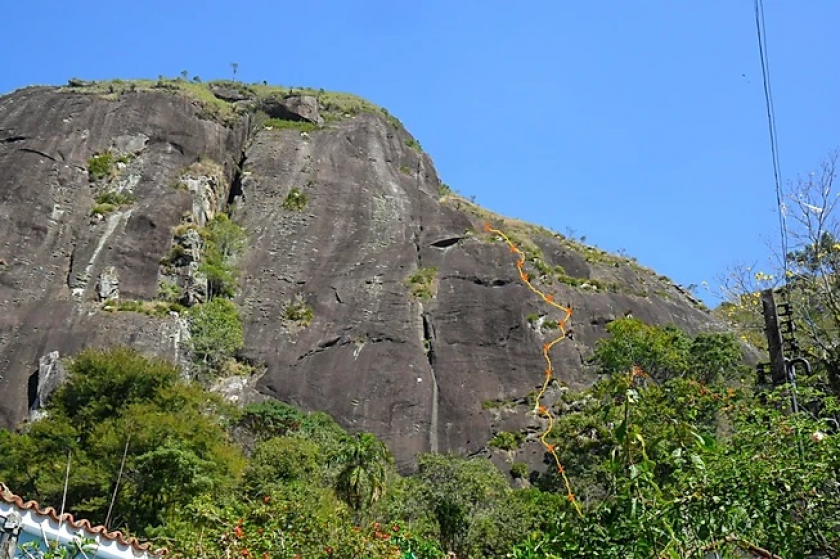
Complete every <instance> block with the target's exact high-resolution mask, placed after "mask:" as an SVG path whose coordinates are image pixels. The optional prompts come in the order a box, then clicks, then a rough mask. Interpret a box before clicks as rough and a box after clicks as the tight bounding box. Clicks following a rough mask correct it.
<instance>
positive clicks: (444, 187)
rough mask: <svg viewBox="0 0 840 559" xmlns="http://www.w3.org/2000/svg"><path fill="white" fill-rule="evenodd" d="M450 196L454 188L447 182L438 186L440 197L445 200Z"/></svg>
mask: <svg viewBox="0 0 840 559" xmlns="http://www.w3.org/2000/svg"><path fill="white" fill-rule="evenodd" d="M448 194H452V187H451V186H449V185H448V184H446V183H445V182H442V183H440V184H439V185H438V196H440V197H441V198H443V197H444V196H446V195H448Z"/></svg>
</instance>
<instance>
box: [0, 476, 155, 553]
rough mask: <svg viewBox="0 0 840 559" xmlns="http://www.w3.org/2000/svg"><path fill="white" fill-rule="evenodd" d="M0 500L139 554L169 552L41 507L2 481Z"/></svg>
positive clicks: (0, 484)
mask: <svg viewBox="0 0 840 559" xmlns="http://www.w3.org/2000/svg"><path fill="white" fill-rule="evenodd" d="M0 502H3V503H7V504H9V505H12V506H14V507H16V508H18V509H19V510H21V511H30V512H33V513H35V514H37V515H39V516H44V517H48V518H50V519H52V520H53V521H55V522H57V523H66V524H68V525H69V526H71V527H73V529H74V530H83V531H84V532H87V533H88V534H90V536H91V537H98V539H99V540H100V541H101V540H107V541H110V542H116V543H118V544H120V545H124V546H127V547H131V548H133V549H134V550H135V551H136V552H138V553H139V554H143V553H145V554H146V555H147V556H151V557H163V556H164V555H167V553H168V552H167V550H166V549H163V548H161V549H155V550H152V544H151V543H140V541H139V540H138V539H137V538H134V537H127V536H126V535H125V534H123V533H122V532H120V531H119V530H114V531H108V529H107V528H106V527H105V526H102V525H98V526H94V525H93V524H91V523H90V521H88V520H85V519H82V520H76V519H74V518H73V515H72V514H70V513H64V514H63V515H59V513H58V511H56V510H55V509H54V508H52V507H41V505H39V504H38V503H37V502H36V501H24V500H23V498H22V497H20V496H19V495H15V494H14V493H12V492H11V490H10V489H9V488H8V487H7V486H6V485H5V484H4V483H2V482H0Z"/></svg>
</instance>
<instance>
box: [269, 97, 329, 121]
mask: <svg viewBox="0 0 840 559" xmlns="http://www.w3.org/2000/svg"><path fill="white" fill-rule="evenodd" d="M261 109H262V110H263V111H265V112H266V113H267V114H268V116H270V117H271V118H279V119H283V120H299V121H306V122H312V123H314V124H323V122H324V119H323V118H322V117H321V114H320V112H319V107H318V99H316V98H315V97H313V96H311V95H287V96H286V97H277V96H275V97H269V98H268V99H266V100H264V101H263V102H262V104H261Z"/></svg>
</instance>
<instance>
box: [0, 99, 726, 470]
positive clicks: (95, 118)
mask: <svg viewBox="0 0 840 559" xmlns="http://www.w3.org/2000/svg"><path fill="white" fill-rule="evenodd" d="M203 114H204V113H203V112H202V111H201V107H199V106H198V105H196V104H195V103H193V102H191V101H189V100H187V99H185V98H183V97H180V96H176V95H172V94H169V93H165V92H150V91H137V92H134V93H123V94H121V95H119V96H117V97H116V98H115V99H110V100H109V99H103V98H101V97H97V96H94V95H81V94H76V93H72V92H66V91H59V90H55V89H52V88H30V89H26V90H22V91H18V92H16V93H14V94H12V95H9V96H5V97H2V98H0V171H2V175H0V176H2V178H1V179H0V375H1V376H2V377H3V378H2V379H0V394H2V398H0V426H7V427H9V426H12V425H15V424H16V423H17V422H18V421H19V420H20V419H21V418H23V417H24V416H25V414H26V410H27V405H28V402H29V400H30V399H31V394H28V386H29V379H30V378H31V377H32V375H33V374H35V373H36V372H37V370H38V361H39V358H40V357H41V356H43V355H45V354H47V353H49V352H52V351H59V352H60V353H61V354H62V355H68V354H72V353H75V352H76V351H78V350H79V349H81V348H82V347H87V346H100V345H112V344H117V343H127V344H131V345H134V346H136V347H139V348H141V349H143V350H144V351H148V352H150V353H156V354H159V355H164V356H169V357H171V358H173V359H175V358H177V354H176V351H177V345H178V341H179V339H180V336H181V335H182V331H183V323H182V321H181V320H179V319H178V318H177V317H168V318H154V317H149V316H145V315H141V314H137V313H127V312H119V313H108V312H105V311H103V310H102V306H101V303H99V302H98V301H97V295H96V293H95V291H96V289H95V287H96V286H95V284H96V283H97V278H98V277H99V276H100V274H101V273H102V272H103V271H108V272H109V273H111V268H113V272H115V273H116V275H117V276H118V278H119V291H120V294H121V296H122V297H124V298H128V299H141V300H143V299H146V300H148V299H153V298H154V297H155V295H156V292H157V289H158V286H157V281H158V278H159V273H160V270H159V261H160V259H161V257H162V256H163V255H165V254H166V253H167V251H168V250H169V247H170V244H171V242H172V228H173V227H174V226H176V225H178V224H179V223H180V221H181V218H182V216H183V215H184V213H185V212H187V213H189V212H191V211H192V212H193V213H195V211H196V198H195V196H196V195H197V194H196V193H195V192H192V191H191V190H190V188H192V186H190V187H189V188H188V189H178V188H173V183H174V182H175V181H176V180H177V179H178V177H179V176H180V173H182V171H183V169H184V168H185V167H186V166H188V165H190V164H192V163H194V162H195V161H196V160H197V159H198V158H199V157H200V156H204V157H208V158H212V159H214V160H216V161H218V162H221V163H223V164H224V167H225V170H226V175H227V180H228V181H230V180H232V179H233V169H234V167H235V166H238V165H241V180H240V181H239V182H237V184H236V186H237V191H236V192H233V193H232V194H233V195H235V199H234V201H235V202H236V204H235V208H234V209H233V211H232V215H233V217H234V218H235V219H236V220H237V221H238V222H239V223H240V224H241V225H243V226H244V228H245V230H246V233H247V235H248V249H247V252H246V255H245V256H244V257H243V258H241V260H240V261H239V266H240V267H241V269H242V277H241V280H240V289H241V292H240V294H239V295H238V297H237V299H236V301H237V303H238V304H239V306H240V308H241V311H242V316H243V319H244V322H245V328H246V347H245V349H244V351H243V356H244V357H246V358H248V359H251V360H253V361H254V362H257V363H261V364H263V365H264V367H265V369H264V370H265V373H264V375H263V376H262V378H261V379H259V382H258V384H257V387H258V389H259V390H260V391H261V392H263V393H264V394H265V395H268V396H271V397H276V398H279V399H282V400H284V401H287V402H292V403H294V404H298V405H300V406H302V407H304V408H307V409H313V410H324V411H327V412H329V413H331V414H332V415H334V416H335V417H336V419H337V420H338V421H339V422H340V423H341V424H342V425H344V426H345V427H348V428H350V429H351V430H366V431H372V432H374V433H376V434H378V435H380V436H381V437H383V438H384V439H385V440H386V441H387V442H388V444H389V445H390V447H391V449H392V450H393V451H394V453H395V455H396V457H397V460H398V464H399V465H400V466H401V467H402V468H403V469H410V467H411V464H412V459H413V456H414V455H415V454H416V453H417V452H421V451H429V450H431V451H439V452H448V451H451V452H457V453H460V454H475V453H478V452H481V451H482V450H483V449H486V443H487V440H488V439H489V438H490V437H491V435H492V432H493V431H494V430H496V429H499V428H505V429H513V428H516V429H518V428H524V427H525V426H526V424H528V423H529V422H533V421H534V419H533V418H530V419H529V418H527V417H525V416H523V415H521V414H520V415H512V416H506V417H501V415H504V414H501V415H500V413H499V412H498V410H486V409H483V406H482V403H483V402H485V401H488V400H498V401H503V400H504V401H507V400H516V399H522V398H523V397H525V396H526V395H527V394H528V393H529V392H530V391H532V390H534V388H536V387H537V386H538V385H539V384H540V383H541V381H542V378H543V377H542V371H543V363H542V360H541V356H540V348H541V346H542V344H543V343H545V342H546V341H548V340H549V339H551V338H550V336H551V335H552V332H550V331H546V330H545V329H543V328H541V327H540V324H541V323H542V321H544V320H547V319H552V318H553V319H556V318H559V317H554V316H551V315H550V314H548V310H549V309H547V308H545V306H544V305H542V304H541V303H540V301H539V300H538V299H537V298H536V297H534V296H533V294H532V293H531V292H530V291H528V289H527V288H526V287H525V286H524V285H523V284H522V283H521V282H520V281H519V278H518V274H517V271H516V267H515V266H514V263H515V257H514V255H512V254H511V253H510V251H509V250H508V248H507V246H506V245H505V244H504V243H500V242H498V240H497V239H493V238H492V236H490V235H488V234H487V233H485V232H484V230H483V226H484V223H485V222H486V221H490V222H492V223H493V225H494V226H497V227H500V228H502V229H503V230H505V231H506V232H510V233H511V234H515V235H516V237H517V240H518V242H521V243H522V245H523V247H524V248H527V249H528V252H529V255H530V256H531V257H532V260H533V262H529V266H539V267H540V268H541V269H542V270H544V271H545V272H546V273H545V277H543V278H542V279H538V280H537V281H538V282H539V283H540V285H543V286H544V288H545V289H546V290H547V291H549V292H551V293H552V294H553V295H554V297H555V299H556V300H558V301H562V302H564V303H570V304H571V306H572V308H573V310H574V315H573V319H572V325H573V328H574V334H573V336H572V338H571V339H568V340H565V341H564V342H562V343H561V344H559V345H558V346H557V348H556V350H555V364H556V366H557V377H558V380H560V381H562V382H563V383H566V384H568V385H570V386H585V385H587V384H590V383H591V382H592V381H593V380H594V378H593V375H592V371H591V370H590V369H589V368H588V367H587V365H586V363H585V361H586V358H587V357H588V356H589V355H590V353H591V351H592V348H593V347H594V345H595V343H596V341H597V340H598V339H599V338H600V337H602V336H603V335H604V334H605V325H606V324H607V323H608V322H609V321H610V320H613V319H615V318H618V317H621V316H623V315H625V314H626V313H628V312H632V313H633V315H634V316H636V317H638V318H641V319H643V320H645V321H648V322H652V323H657V324H665V323H675V324H677V325H678V326H680V327H682V328H684V329H686V330H688V331H689V332H692V333H696V332H698V331H701V330H706V329H710V328H712V329H715V328H720V327H721V325H719V324H716V323H715V322H714V321H713V319H712V318H711V317H710V316H709V315H708V314H707V313H706V312H705V311H703V310H702V309H701V308H700V307H699V306H698V304H697V302H696V301H692V300H691V299H690V298H689V297H688V296H687V295H686V294H685V293H684V292H682V291H681V290H680V289H679V288H677V287H676V286H674V285H672V284H671V283H670V282H668V281H667V280H666V279H665V278H661V277H658V276H657V275H656V274H654V273H653V272H652V271H650V270H647V269H644V268H641V267H640V266H638V265H637V264H635V263H634V262H632V261H630V260H628V259H625V258H619V257H616V256H613V255H608V254H606V253H603V252H602V251H599V250H597V249H593V248H590V247H584V246H582V245H579V244H577V243H574V242H572V241H570V240H568V239H565V238H563V237H562V236H560V235H557V234H555V233H552V232H550V231H547V230H544V229H541V228H539V227H536V226H532V225H528V224H524V223H521V222H518V221H516V220H509V219H503V218H501V217H499V216H497V215H494V214H491V213H489V212H487V211H485V210H483V209H481V208H479V207H478V206H475V205H474V204H471V203H470V202H468V201H466V200H463V199H461V198H460V197H457V196H454V195H452V194H447V193H446V192H444V191H442V189H441V183H440V180H439V179H438V177H437V175H436V172H435V170H434V166H433V164H432V161H431V160H430V159H429V157H428V156H427V155H425V154H423V153H421V152H420V150H419V149H417V146H416V142H414V141H413V139H411V138H410V136H408V134H407V133H406V132H405V131H404V130H403V129H402V128H401V127H400V126H399V125H398V124H397V123H396V122H395V121H394V120H393V119H388V118H385V117H384V116H382V115H375V114H366V113H363V114H360V115H358V116H355V117H352V118H347V119H345V120H342V121H340V122H332V123H330V124H328V125H327V126H325V127H324V128H323V129H320V130H316V131H314V132H309V133H301V132H300V131H298V130H278V129H275V130H268V129H259V130H256V131H255V132H254V133H253V134H251V135H250V138H248V137H246V136H248V135H247V134H246V131H247V130H248V129H249V128H250V125H249V122H248V120H249V119H248V118H247V117H243V119H241V120H240V123H239V124H238V125H236V126H234V127H233V129H231V128H228V127H225V126H222V125H220V124H218V123H216V122H213V121H209V120H205V119H203V118H201V116H202V115H203ZM106 149H113V150H115V152H118V153H128V152H130V153H132V154H134V156H133V158H131V159H130V160H129V161H128V162H127V163H126V164H125V165H124V167H123V168H121V169H119V173H118V176H117V177H116V178H114V179H113V181H116V182H118V183H119V186H120V188H125V189H128V190H129V191H130V192H131V193H133V195H135V196H136V198H137V201H136V202H135V203H133V204H131V205H130V207H125V208H121V209H118V210H117V211H115V212H113V213H111V214H109V215H108V216H107V217H105V218H102V219H92V218H91V215H90V212H91V207H92V206H93V204H94V192H95V189H96V185H92V184H91V182H90V181H89V177H88V173H87V161H88V159H89V158H90V157H91V156H92V155H94V154H96V153H100V152H102V151H103V150H106ZM243 150H244V156H243ZM194 182H195V184H200V183H201V181H197V182H196V181H194ZM190 184H193V183H190ZM188 186H189V185H188ZM225 186H226V187H228V186H229V184H228V185H225ZM240 189H241V192H240V191H239V190H240ZM292 189H299V190H300V192H301V193H303V194H304V195H305V196H306V200H307V202H306V204H305V206H304V207H303V208H302V209H301V210H300V211H297V210H295V209H289V208H288V207H284V201H285V200H286V198H287V197H288V196H289V194H290V192H292ZM193 190H195V189H193ZM444 190H445V189H444ZM198 206H199V207H200V206H201V204H199V205H198ZM558 266H559V268H558ZM432 269H433V270H432ZM417 272H421V274H420V276H415V277H414V278H413V279H414V280H415V281H412V276H414V275H415V274H416V273H417ZM423 274H426V275H425V277H427V278H429V279H430V280H431V281H430V282H429V283H428V284H425V283H422V281H420V282H418V281H417V277H421V276H423ZM413 290H414V291H415V293H416V294H419V295H422V296H421V297H417V296H415V294H412V291H413ZM296 302H305V303H306V305H308V306H309V307H310V308H311V309H312V312H313V319H312V321H311V322H310V323H309V324H308V325H303V324H301V323H300V322H298V321H294V320H289V319H288V318H287V315H286V309H287V308H288V306H289V305H290V304H295V303H296ZM534 317H537V318H538V319H537V320H536V321H535V320H534ZM500 418H501V419H500ZM535 452H536V451H535Z"/></svg>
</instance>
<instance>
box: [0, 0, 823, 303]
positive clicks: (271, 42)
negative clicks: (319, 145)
mask: <svg viewBox="0 0 840 559" xmlns="http://www.w3.org/2000/svg"><path fill="white" fill-rule="evenodd" d="M765 16H766V25H767V40H768V47H769V57H770V69H771V75H772V87H773V94H774V99H775V109H776V125H777V129H778V134H779V149H780V155H781V166H782V174H783V178H784V179H785V181H787V180H793V179H795V178H796V176H797V175H798V174H803V175H804V174H806V173H807V172H808V171H810V170H812V169H815V168H816V167H817V165H818V164H819V163H820V161H821V160H822V159H823V158H824V157H825V156H826V155H827V154H828V152H829V151H830V150H832V149H836V148H838V147H840V102H838V99H840V33H838V31H837V22H838V21H840V1H838V0H807V1H801V2H800V1H790V0H766V2H765ZM0 17H2V19H3V20H4V21H6V22H7V26H8V29H7V35H6V48H4V49H3V54H2V55H0V60H2V62H3V64H2V67H3V70H4V71H3V72H0V92H8V91H11V90H13V89H17V88H19V87H22V86H26V85H31V84H62V83H64V82H66V81H67V79H68V78H70V77H80V78H84V79H106V78H115V77H120V78H132V77H157V76H158V75H165V76H173V77H174V76H177V75H178V74H179V73H180V72H181V71H182V70H187V71H188V72H189V73H190V75H199V76H201V77H202V78H203V79H205V80H208V79H218V78H229V77H230V76H231V66H230V63H231V62H236V63H238V64H239V73H238V78H239V79H241V80H243V81H262V80H267V81H268V82H269V83H276V84H283V85H292V86H311V87H316V88H320V87H323V88H324V89H328V90H338V91H349V92H353V93H356V94H359V95H362V96H363V97H366V98H368V99H370V100H371V101H373V102H375V103H378V104H380V105H383V106H385V107H386V108H388V110H389V111H390V112H392V113H393V114H395V115H397V116H398V117H399V118H400V119H401V120H402V121H403V122H404V123H405V124H406V126H407V128H408V129H409V130H410V131H411V132H412V133H413V134H414V135H415V136H416V137H417V138H418V139H419V140H420V142H421V143H422V145H423V147H424V149H425V150H426V151H427V152H429V154H430V155H431V156H432V158H433V159H434V161H435V163H436V165H437V168H438V171H439V172H440V174H441V177H442V178H443V180H444V181H445V182H447V183H448V184H450V185H451V186H452V187H453V188H455V189H456V190H458V191H460V192H461V193H462V194H464V195H465V196H468V197H471V196H475V198H476V201H477V202H479V203H480V204H482V205H484V206H486V207H488V208H489V209H492V210H494V211H497V212H500V213H503V214H505V215H510V216H513V217H517V218H521V219H525V220H528V221H533V222H536V223H539V224H541V225H544V226H547V227H550V228H552V229H555V230H557V231H559V232H561V233H567V232H570V231H571V232H574V233H575V234H576V235H577V236H578V237H579V236H582V235H585V236H586V241H587V242H588V243H593V244H596V245H598V246H600V247H601V248H604V249H608V250H611V251H618V250H622V251H626V253H627V254H628V255H631V256H635V257H637V258H638V259H639V261H640V263H642V264H643V265H646V266H650V267H652V268H654V269H655V270H657V271H658V272H659V273H663V274H666V275H668V276H670V277H671V278H673V279H674V280H675V281H677V282H679V283H681V284H683V285H689V284H701V283H702V282H703V281H707V282H709V284H710V285H711V287H712V289H714V288H715V286H716V285H717V277H718V276H720V275H721V274H724V273H725V272H726V270H727V268H728V267H730V266H732V265H736V264H738V263H749V264H752V263H756V264H757V266H758V267H759V268H762V267H764V265H765V264H766V263H767V257H768V254H769V249H768V247H767V243H773V244H778V236H779V232H778V221H777V219H778V218H777V216H776V214H775V194H774V187H773V174H772V167H771V159H770V152H769V140H768V133H767V121H766V117H765V107H764V98H763V91H762V86H761V69H760V62H759V56H758V47H757V42H756V37H755V27H754V19H753V3H752V2H751V1H749V0H703V1H702V2H699V1H694V2H689V1H675V0H634V1H632V2H629V1H624V0H613V1H601V2H598V1H590V2H575V3H572V2H564V1H560V0H550V1H549V0H543V1H533V2H512V1H509V0H508V1H502V0H481V1H479V0H462V1H458V2H456V1H452V0H427V1H424V2H400V1H394V0H390V1H385V0H369V1H363V0H356V1H339V0H307V1H304V2H301V1H298V2H287V1H280V0H270V1H269V0H265V1H257V0H251V1H248V0H243V1H241V2H221V1H213V0H209V1H204V2H191V1H183V2H172V1H166V2H164V1H161V0H144V1H143V2H113V1H111V2H104V1H99V0H77V1H75V2H66V0H61V1H57V0H41V1H38V2H11V1H7V2H4V3H3V5H2V7H0ZM9 22H11V25H10V24H9ZM700 295H701V296H703V298H704V299H706V300H707V302H709V303H711V304H714V303H715V302H716V298H715V296H714V295H713V294H712V293H708V292H703V291H701V292H700Z"/></svg>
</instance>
